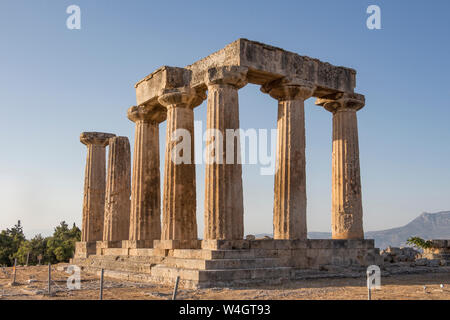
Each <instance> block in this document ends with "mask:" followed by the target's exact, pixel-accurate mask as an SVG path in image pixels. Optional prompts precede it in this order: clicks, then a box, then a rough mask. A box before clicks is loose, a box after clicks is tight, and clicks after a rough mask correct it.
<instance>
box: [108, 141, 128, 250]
mask: <svg viewBox="0 0 450 320" xmlns="http://www.w3.org/2000/svg"><path fill="white" fill-rule="evenodd" d="M130 194H131V153H130V142H129V141H128V138H127V137H113V138H110V139H109V159H108V174H107V178H106V196H105V222H104V229H103V241H119V240H128V234H129V231H130Z"/></svg>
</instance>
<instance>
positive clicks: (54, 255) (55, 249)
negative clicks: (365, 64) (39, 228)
mask: <svg viewBox="0 0 450 320" xmlns="http://www.w3.org/2000/svg"><path fill="white" fill-rule="evenodd" d="M80 239H81V231H80V229H79V228H78V227H77V226H76V225H75V223H74V224H73V226H72V228H70V229H69V226H68V225H67V223H66V222H65V221H62V222H61V223H60V225H59V226H57V227H56V228H55V230H54V232H53V236H52V237H49V238H48V241H47V250H46V259H48V262H50V263H58V262H67V261H69V259H70V258H71V257H72V256H73V253H74V252H75V242H77V241H80Z"/></svg>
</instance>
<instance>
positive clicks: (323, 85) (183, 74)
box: [135, 39, 356, 105]
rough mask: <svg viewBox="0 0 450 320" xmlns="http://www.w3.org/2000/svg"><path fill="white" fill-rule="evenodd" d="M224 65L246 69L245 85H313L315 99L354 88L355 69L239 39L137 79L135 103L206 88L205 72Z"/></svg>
mask: <svg viewBox="0 0 450 320" xmlns="http://www.w3.org/2000/svg"><path fill="white" fill-rule="evenodd" d="M224 66H240V67H245V68H248V74H247V78H248V79H247V80H248V82H250V83H254V84H259V85H264V84H265V83H267V82H271V81H274V80H277V79H280V78H283V77H296V78H300V79H303V80H305V81H309V82H311V83H313V84H314V85H315V91H314V94H313V96H315V97H322V96H326V95H330V94H334V93H339V92H341V93H342V92H349V93H352V92H353V90H354V88H355V86H356V71H355V70H354V69H351V68H345V67H340V66H334V65H332V64H330V63H328V62H322V61H320V60H318V59H314V58H310V57H307V56H301V55H298V54H296V53H293V52H289V51H286V50H283V49H281V48H276V47H273V46H269V45H266V44H263V43H260V42H256V41H250V40H247V39H238V40H236V41H234V42H233V43H230V44H229V45H227V46H225V47H224V48H223V49H221V50H219V51H217V52H215V53H213V54H211V55H209V56H207V57H205V58H203V59H201V60H198V61H196V62H194V63H193V64H191V65H189V66H186V67H185V68H178V67H168V66H164V67H161V68H159V69H158V70H156V71H155V72H153V73H151V74H150V75H148V76H147V77H145V78H144V79H142V80H140V81H139V82H138V83H136V85H135V88H136V98H137V104H138V105H140V104H144V103H147V102H151V101H155V100H156V99H157V96H158V93H159V92H160V91H161V90H162V89H172V88H175V87H182V86H190V87H194V88H201V89H206V84H205V78H206V77H207V72H208V70H209V69H211V68H217V67H224Z"/></svg>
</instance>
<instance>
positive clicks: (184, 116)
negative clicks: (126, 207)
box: [158, 87, 206, 240]
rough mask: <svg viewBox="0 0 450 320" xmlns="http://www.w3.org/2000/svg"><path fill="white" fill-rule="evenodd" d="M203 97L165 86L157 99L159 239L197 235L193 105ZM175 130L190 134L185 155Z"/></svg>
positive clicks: (178, 238) (184, 136) (202, 95)
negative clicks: (160, 117) (161, 126)
mask: <svg viewBox="0 0 450 320" xmlns="http://www.w3.org/2000/svg"><path fill="white" fill-rule="evenodd" d="M205 98H206V97H205V96H204V94H202V93H199V92H196V91H195V90H194V89H192V88H186V87H183V88H178V89H173V90H167V91H165V92H163V94H162V95H161V96H160V97H159V99H158V101H159V103H160V104H162V105H163V106H165V107H166V108H167V131H166V152H165V159H164V163H165V164H164V195H163V196H164V198H163V208H164V210H163V227H162V235H161V239H162V240H193V239H197V219H196V206H197V202H196V191H195V188H196V183H195V163H194V152H193V150H194V110H193V109H194V107H196V106H198V105H199V104H200V103H202V101H203V100H204V99H205ZM177 130H185V131H187V133H188V134H187V135H183V138H188V137H190V141H183V143H186V144H187V145H190V150H192V151H191V152H190V154H189V155H184V154H181V152H179V151H178V150H177V148H176V145H177V143H178V142H179V140H180V139H179V137H177V136H175V135H177V134H178V131H177ZM186 156H187V157H186Z"/></svg>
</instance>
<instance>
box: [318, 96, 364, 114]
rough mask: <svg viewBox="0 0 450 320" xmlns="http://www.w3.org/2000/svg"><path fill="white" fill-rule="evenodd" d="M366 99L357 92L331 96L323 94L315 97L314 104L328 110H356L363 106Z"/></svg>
mask: <svg viewBox="0 0 450 320" xmlns="http://www.w3.org/2000/svg"><path fill="white" fill-rule="evenodd" d="M365 103H366V99H365V97H364V95H362V94H359V93H347V92H345V93H337V94H334V95H333V96H325V97H322V98H317V100H316V105H318V106H323V107H324V108H325V109H326V110H328V111H330V112H333V113H335V112H337V111H338V110H348V109H350V110H355V111H358V110H360V109H362V108H363V107H364V105H365Z"/></svg>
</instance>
